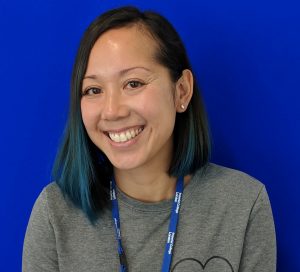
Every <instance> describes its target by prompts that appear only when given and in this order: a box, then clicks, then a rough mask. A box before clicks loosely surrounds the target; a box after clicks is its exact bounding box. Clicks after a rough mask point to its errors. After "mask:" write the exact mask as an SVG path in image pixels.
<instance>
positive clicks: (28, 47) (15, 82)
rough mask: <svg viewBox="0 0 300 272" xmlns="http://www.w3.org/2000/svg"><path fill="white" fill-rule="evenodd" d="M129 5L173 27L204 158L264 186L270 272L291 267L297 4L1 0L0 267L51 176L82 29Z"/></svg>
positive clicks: (296, 257) (297, 257) (299, 38)
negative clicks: (274, 250)
mask: <svg viewBox="0 0 300 272" xmlns="http://www.w3.org/2000/svg"><path fill="white" fill-rule="evenodd" d="M124 4H137V5H138V6H139V7H142V8H151V9H154V10H157V11H159V12H161V13H162V14H163V15H165V16H166V17H167V18H169V20H170V21H171V22H172V23H173V24H174V25H175V27H176V28H177V30H178V32H179V33H180V34H181V36H182V38H183V40H184V42H185V44H186V47H187V50H188V53H189V55H190V58H191V62H192V64H193V67H194V70H195V72H196V76H197V78H198V81H199V83H200V85H201V87H202V92H203V96H204V99H205V103H206V108H207V111H208V115H209V120H210V125H211V133H212V136H213V159H212V160H213V161H214V162H216V163H220V164H223V165H225V166H229V167H233V168H237V169H240V170H242V171H245V172H247V173H249V174H250V175H252V176H254V177H256V178H257V179H259V180H261V181H262V182H263V183H264V184H265V185H266V187H267V190H268V193H269V196H270V200H271V204H272V207H273V213H274V218H275V224H276V231H277V242H278V271H280V272H287V271H291V272H296V271H300V251H299V249H298V245H299V242H300V234H299V233H300V232H299V229H300V216H299V215H300V213H299V208H300V200H299V197H298V196H299V192H300V185H299V175H298V173H299V168H300V159H299V154H300V144H299V136H300V135H299V134H300V133H299V132H300V120H299V119H300V107H299V99H300V95H299V91H300V90H299V86H300V5H299V4H297V3H296V1H295V2H292V1H274V0H273V1H266V0H260V1H258V0H252V1H237V0H227V1H221V0H210V1H199V0H185V1H174V0H165V1H158V0H157V1H151V2H150V1H148V2H143V3H141V1H112V0H110V1H108V0H106V1H104V0H103V1H91V0H90V1H88V0H87V1H78V0H73V1H58V0H52V1H50V0H44V1H41V0H35V1H33V0H27V1H8V0H0V33H1V35H0V41H1V43H0V49H1V50H0V60H1V61H0V78H1V100H0V101H1V102H0V103H1V106H0V118H1V119H0V121H1V133H0V150H1V161H0V165H1V166H0V167H1V176H2V178H1V197H0V216H1V217H0V218H1V224H0V228H1V230H0V241H1V243H0V253H1V254H0V256H1V257H0V271H20V270H21V255H22V244H23V238H24V233H25V230H26V225H27V222H28V218H29V216H30V212H31V208H32V206H33V204H34V201H35V199H36V198H37V196H38V194H39V193H40V192H41V190H42V188H43V187H44V186H45V185H46V184H47V183H49V182H50V181H51V175H50V171H51V167H52V163H53V159H54V156H55V154H56V151H57V147H58V143H59V140H60V138H61V135H62V130H63V128H64V123H65V120H66V117H67V112H68V106H67V105H68V99H69V82H70V74H71V69H72V64H73V60H74V57H75V53H76V50H77V46H78V43H79V40H80V37H81V35H82V33H83V31H84V29H85V28H86V27H87V26H88V24H89V23H90V22H91V20H92V19H93V18H94V17H96V16H97V15H98V14H99V13H101V12H102V11H104V10H106V9H108V8H111V7H116V6H119V5H124Z"/></svg>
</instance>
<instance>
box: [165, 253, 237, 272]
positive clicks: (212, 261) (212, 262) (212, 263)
mask: <svg viewBox="0 0 300 272" xmlns="http://www.w3.org/2000/svg"><path fill="white" fill-rule="evenodd" d="M188 263H189V265H188ZM191 265H193V267H195V265H196V266H197V267H199V270H198V269H197V271H203V272H209V271H211V269H214V270H213V271H216V268H218V269H222V272H234V270H233V267H232V265H231V263H230V262H229V261H228V260H227V259H226V258H223V257H220V256H212V257H210V258H209V259H207V261H206V262H205V263H204V264H203V263H202V262H201V261H199V260H197V259H194V258H185V259H182V260H179V261H178V262H177V263H176V264H175V265H174V266H173V268H172V270H171V272H176V271H183V270H182V269H183V266H184V267H185V268H186V267H187V266H191ZM176 268H177V269H176ZM175 269H176V270H175ZM224 269H226V270H224ZM218 271H221V270H218Z"/></svg>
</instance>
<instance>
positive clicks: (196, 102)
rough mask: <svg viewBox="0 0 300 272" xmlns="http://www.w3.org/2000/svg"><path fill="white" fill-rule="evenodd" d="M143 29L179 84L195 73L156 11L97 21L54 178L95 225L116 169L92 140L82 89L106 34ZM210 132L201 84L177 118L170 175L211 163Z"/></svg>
mask: <svg viewBox="0 0 300 272" xmlns="http://www.w3.org/2000/svg"><path fill="white" fill-rule="evenodd" d="M129 25H138V26H141V27H142V28H143V29H145V30H146V33H149V34H150V35H151V36H152V37H153V38H154V39H155V40H156V42H157V44H158V50H156V51H157V52H156V56H155V57H156V59H157V61H158V62H159V63H160V64H161V65H163V66H165V67H166V68H168V70H169V71H170V75H171V78H172V80H173V81H174V82H176V81H177V80H178V79H179V78H180V77H181V75H182V71H183V70H184V69H190V70H192V69H191V65H190V63H189V60H188V57H187V54H186V51H185V48H184V45H183V43H182V41H181V39H180V37H179V35H178V33H177V32H176V30H175V29H174V28H173V26H172V25H171V24H170V23H169V22H168V21H167V20H166V19H165V18H164V17H163V16H161V15H160V14H158V13H156V12H151V11H146V12H141V11H140V10H138V9H137V8H135V7H122V8H117V9H113V10H110V11H108V12H106V13H104V14H102V15H101V16H99V17H98V18H96V19H95V20H94V21H93V22H92V23H91V24H90V26H89V27H88V28H87V30H86V31H85V33H84V35H83V38H82V40H81V43H80V46H79V49H78V53H77V56H76V60H75V64H74V67H73V74H72V81H71V101H70V112H69V118H68V121H67V126H66V130H65V135H64V141H63V143H62V145H61V148H60V150H59V152H58V155H57V158H56V161H55V164H54V168H53V176H54V178H55V180H56V182H57V184H58V185H59V187H60V188H61V190H62V192H63V194H64V195H67V196H68V197H69V198H70V199H71V200H72V202H73V203H74V204H75V205H76V206H78V207H80V208H81V209H82V210H83V211H84V213H85V214H86V215H87V216H88V218H89V219H90V221H91V222H92V223H93V222H95V220H96V219H97V217H98V215H99V212H101V210H102V209H103V208H105V207H106V206H107V205H108V203H109V194H108V187H109V179H110V177H111V176H112V174H113V173H112V169H113V168H112V165H111V163H110V161H109V160H108V159H107V157H106V156H105V155H104V154H103V153H102V152H101V150H99V149H98V148H97V147H96V146H95V145H94V144H93V143H92V141H91V140H90V138H89V137H88V135H87V132H86V130H85V127H84V125H83V121H82V116H81V108H80V101H81V88H82V81H83V77H84V75H85V72H86V69H87V63H88V59H89V55H90V52H91V49H92V47H93V46H94V44H95V42H96V41H97V39H98V38H99V36H101V35H102V34H103V33H104V32H106V31H108V30H110V29H115V28H121V27H125V26H129ZM209 151H210V145H209V133H208V127H207V121H206V115H205V111H204V106H203V104H202V101H201V97H200V95H199V89H198V87H197V84H196V83H195V85H194V92H193V96H192V99H191V101H190V104H189V106H188V108H187V110H186V111H185V112H184V113H178V114H177V115H176V120H175V127H174V150H173V158H172V161H171V165H170V169H169V174H170V175H172V176H185V175H187V174H192V173H194V172H195V171H196V170H197V169H200V168H201V167H203V166H204V165H206V164H207V162H208V160H209Z"/></svg>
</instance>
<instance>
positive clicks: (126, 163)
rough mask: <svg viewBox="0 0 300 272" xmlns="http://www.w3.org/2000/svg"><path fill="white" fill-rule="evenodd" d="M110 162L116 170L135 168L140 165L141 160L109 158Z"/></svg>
mask: <svg viewBox="0 0 300 272" xmlns="http://www.w3.org/2000/svg"><path fill="white" fill-rule="evenodd" d="M110 162H111V164H112V165H113V167H114V168H116V169H118V170H125V171H126V170H132V169H136V168H138V167H139V166H141V165H142V163H141V161H138V160H136V159H135V160H130V159H124V160H110Z"/></svg>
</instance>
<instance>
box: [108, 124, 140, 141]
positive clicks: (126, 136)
mask: <svg viewBox="0 0 300 272" xmlns="http://www.w3.org/2000/svg"><path fill="white" fill-rule="evenodd" d="M143 129H144V127H143V126H142V127H138V128H130V129H127V130H124V131H122V132H110V131H107V132H106V135H107V136H108V137H109V138H110V139H111V140H112V141H113V142H115V143H124V142H127V141H129V140H132V139H134V138H135V137H136V136H138V135H139V134H140V133H141V132H142V131H143Z"/></svg>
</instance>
